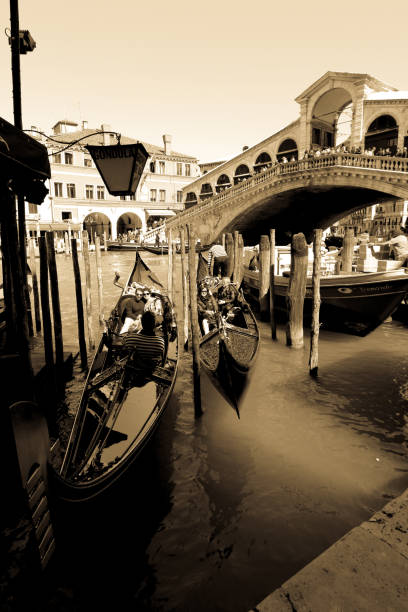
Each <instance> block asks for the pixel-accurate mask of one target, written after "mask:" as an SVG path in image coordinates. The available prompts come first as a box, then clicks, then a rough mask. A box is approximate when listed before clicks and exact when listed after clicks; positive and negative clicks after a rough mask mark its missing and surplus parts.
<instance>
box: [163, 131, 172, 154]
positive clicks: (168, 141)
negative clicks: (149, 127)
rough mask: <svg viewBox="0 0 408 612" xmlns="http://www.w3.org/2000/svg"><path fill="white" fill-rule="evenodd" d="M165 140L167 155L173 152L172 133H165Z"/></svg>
mask: <svg viewBox="0 0 408 612" xmlns="http://www.w3.org/2000/svg"><path fill="white" fill-rule="evenodd" d="M163 142H164V153H165V155H170V153H171V136H170V134H163Z"/></svg>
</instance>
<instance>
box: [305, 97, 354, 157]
mask: <svg viewBox="0 0 408 612" xmlns="http://www.w3.org/2000/svg"><path fill="white" fill-rule="evenodd" d="M352 120H353V99H352V95H351V93H350V92H349V90H348V89H345V88H344V87H335V88H333V89H330V90H329V91H326V92H325V93H323V94H322V95H321V96H320V98H319V99H318V100H317V101H316V102H315V104H314V106H313V111H312V116H311V120H310V144H311V147H316V148H317V147H318V148H326V147H337V146H339V145H340V144H344V143H347V144H349V145H350V137H351V131H352Z"/></svg>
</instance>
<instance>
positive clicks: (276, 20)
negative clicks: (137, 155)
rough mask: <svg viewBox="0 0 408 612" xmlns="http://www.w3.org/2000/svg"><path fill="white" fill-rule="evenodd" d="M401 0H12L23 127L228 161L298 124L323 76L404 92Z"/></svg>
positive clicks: (8, 111) (3, 67) (1, 56)
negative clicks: (81, 126) (167, 146)
mask: <svg viewBox="0 0 408 612" xmlns="http://www.w3.org/2000/svg"><path fill="white" fill-rule="evenodd" d="M407 17H408V3H407V1H406V0H390V1H389V2H387V3H384V2H380V1H379V0H353V1H352V0H343V2H342V3H341V4H338V3H333V2H328V1H327V0H324V1H323V0H308V1H305V0H291V1H285V0H280V1H279V2H273V1H272V0H269V1H268V0H257V2H254V3H253V4H252V3H251V2H249V1H248V0H246V2H243V1H242V0H241V1H240V0H234V1H232V0H207V2H205V3H204V2H202V3H197V4H196V3H194V2H192V1H190V2H187V1H186V0H172V1H169V0H154V1H153V2H138V1H137V0H114V1H113V0H109V1H107V0H70V1H69V2H66V0H65V1H64V2H62V1H61V0H36V1H34V0H19V18H20V29H27V30H29V31H30V33H31V35H32V37H33V38H34V40H35V41H36V43H37V47H36V48H35V49H34V51H33V52H32V53H28V54H27V55H22V56H20V57H21V60H20V61H21V87H22V114H23V126H24V128H30V127H31V126H37V127H39V128H40V129H41V130H42V131H44V132H45V133H47V134H51V133H52V126H53V125H54V124H55V123H56V122H57V121H59V120H60V119H70V120H72V121H77V122H81V121H84V120H86V121H87V122H88V127H91V128H96V129H99V128H100V126H101V125H102V124H103V123H104V124H109V125H110V126H111V128H112V129H113V130H115V131H118V132H120V133H122V134H124V135H126V136H129V137H132V138H136V139H139V140H142V141H144V142H148V143H150V144H155V145H158V146H161V145H162V143H163V140H162V135H163V134H171V135H172V148H173V150H175V151H177V152H180V153H185V154H188V155H192V156H194V157H197V158H198V160H199V161H200V162H202V163H204V162H210V161H221V160H227V159H230V158H231V157H234V156H235V155H238V154H239V153H240V152H241V151H242V147H243V146H253V145H255V144H256V143H258V142H260V141H261V140H263V139H265V138H268V137H269V136H271V135H272V134H274V133H275V132H276V131H278V130H280V129H282V128H283V127H284V126H285V125H287V124H288V123H290V122H291V121H294V120H295V119H297V118H298V116H299V105H298V104H297V103H296V102H295V98H296V97H297V96H298V95H299V94H300V93H302V92H303V91H304V90H305V89H306V88H307V87H309V86H310V85H311V84H312V83H313V82H314V81H316V80H318V79H319V78H320V77H321V76H323V74H325V73H326V72H327V71H328V70H330V71H339V72H357V73H368V74H370V75H372V76H374V77H376V78H378V79H380V80H382V81H384V82H385V83H387V84H390V85H393V86H394V87H397V88H398V89H402V90H408V69H407V67H406V66H407V62H406V58H407V56H408V36H407V35H406V23H407ZM0 26H1V32H2V33H3V35H2V36H1V37H0V75H1V91H0V103H1V104H0V116H1V117H3V118H4V119H6V120H7V121H10V122H13V101H12V80H11V54H10V46H9V44H8V38H7V34H8V33H9V30H8V28H9V27H10V6H9V2H8V1H7V0H2V1H1V2H0Z"/></svg>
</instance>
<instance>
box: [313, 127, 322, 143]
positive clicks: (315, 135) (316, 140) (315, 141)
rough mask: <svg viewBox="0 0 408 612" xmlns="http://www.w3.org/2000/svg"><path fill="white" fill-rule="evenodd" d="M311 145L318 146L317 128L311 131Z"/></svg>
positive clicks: (318, 135)
mask: <svg viewBox="0 0 408 612" xmlns="http://www.w3.org/2000/svg"><path fill="white" fill-rule="evenodd" d="M312 144H317V145H319V144H320V130H319V128H313V130H312Z"/></svg>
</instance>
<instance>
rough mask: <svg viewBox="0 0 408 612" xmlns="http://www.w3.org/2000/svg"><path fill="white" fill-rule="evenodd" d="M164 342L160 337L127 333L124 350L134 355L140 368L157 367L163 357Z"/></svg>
mask: <svg viewBox="0 0 408 612" xmlns="http://www.w3.org/2000/svg"><path fill="white" fill-rule="evenodd" d="M164 347H165V344H164V340H163V338H161V337H160V336H146V335H145V334H143V333H139V334H137V333H134V332H129V333H128V335H127V336H126V340H125V344H124V349H125V351H127V352H132V353H134V360H135V361H136V362H137V364H138V365H140V367H142V368H147V369H148V368H153V367H154V366H155V365H159V364H160V362H161V360H162V359H163V355H164Z"/></svg>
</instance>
